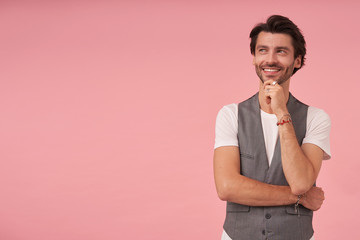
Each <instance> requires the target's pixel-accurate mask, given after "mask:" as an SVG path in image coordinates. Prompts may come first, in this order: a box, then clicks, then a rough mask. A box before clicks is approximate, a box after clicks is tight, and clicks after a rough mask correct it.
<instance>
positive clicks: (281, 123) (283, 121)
mask: <svg viewBox="0 0 360 240" xmlns="http://www.w3.org/2000/svg"><path fill="white" fill-rule="evenodd" d="M284 123H292V121H291V118H289V120H288V121H285V120H282V122H278V123H276V125H277V126H279V125H283V124H284Z"/></svg>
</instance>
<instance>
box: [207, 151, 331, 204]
mask: <svg viewBox="0 0 360 240" xmlns="http://www.w3.org/2000/svg"><path fill="white" fill-rule="evenodd" d="M310 145H312V144H310ZM313 146H314V147H316V146H315V145H312V146H307V147H304V146H303V148H305V149H306V150H305V151H306V152H307V151H312V150H313V149H312V148H313ZM308 148H310V149H311V150H308ZM320 150H321V149H320ZM321 151H322V150H321ZM320 164H321V163H320ZM214 175H215V184H216V189H217V193H218V196H219V198H220V199H221V200H224V201H230V202H235V203H239V204H245V205H249V206H281V205H289V204H293V203H296V201H297V195H296V194H294V193H292V190H291V188H290V187H288V186H278V185H271V184H266V183H263V182H259V181H256V180H254V179H251V178H248V177H245V176H243V175H241V174H240V155H239V148H238V147H237V146H226V147H219V148H216V149H215V152H214ZM323 200H324V192H323V191H322V189H321V188H318V187H310V188H309V189H308V190H307V191H306V194H305V197H304V198H302V199H301V202H300V203H301V204H302V205H303V206H304V207H307V208H309V209H311V210H318V209H319V208H320V207H321V205H322V202H323Z"/></svg>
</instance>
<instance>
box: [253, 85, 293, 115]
mask: <svg viewBox="0 0 360 240" xmlns="http://www.w3.org/2000/svg"><path fill="white" fill-rule="evenodd" d="M280 86H281V87H282V88H283V91H284V95H285V98H286V102H287V101H288V100H289V87H290V79H289V80H287V81H286V82H284V83H282V84H281V85H280ZM259 104H260V109H261V110H263V111H264V112H267V113H270V114H274V112H273V110H272V109H271V103H267V101H266V96H265V92H264V83H263V82H262V81H260V85H259Z"/></svg>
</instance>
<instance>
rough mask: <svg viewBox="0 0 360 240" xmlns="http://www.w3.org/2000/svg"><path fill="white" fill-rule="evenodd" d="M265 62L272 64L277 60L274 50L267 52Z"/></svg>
mask: <svg viewBox="0 0 360 240" xmlns="http://www.w3.org/2000/svg"><path fill="white" fill-rule="evenodd" d="M266 62H267V64H274V63H277V62H278V59H277V55H276V52H274V51H270V52H269V54H267V56H266Z"/></svg>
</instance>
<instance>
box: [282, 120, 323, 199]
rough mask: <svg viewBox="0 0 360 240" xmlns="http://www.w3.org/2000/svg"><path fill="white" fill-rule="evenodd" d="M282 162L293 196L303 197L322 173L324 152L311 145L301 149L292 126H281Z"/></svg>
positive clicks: (306, 144)
mask: <svg viewBox="0 0 360 240" xmlns="http://www.w3.org/2000/svg"><path fill="white" fill-rule="evenodd" d="M279 136H280V144H281V160H282V166H283V170H284V174H285V177H286V180H287V182H288V183H289V185H290V187H291V191H292V193H293V194H296V195H302V194H304V193H305V192H307V191H308V190H309V189H310V188H311V187H312V186H313V185H314V183H315V181H316V178H317V176H318V174H319V172H320V168H321V163H322V159H323V155H324V152H323V150H322V149H321V148H320V147H318V146H316V145H314V144H311V143H305V144H303V145H302V146H301V147H300V146H299V143H298V141H297V139H296V135H295V131H294V127H293V126H292V125H291V124H284V125H281V126H279Z"/></svg>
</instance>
